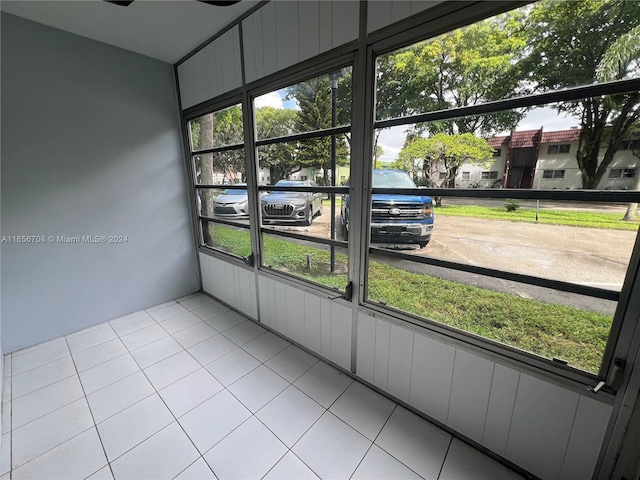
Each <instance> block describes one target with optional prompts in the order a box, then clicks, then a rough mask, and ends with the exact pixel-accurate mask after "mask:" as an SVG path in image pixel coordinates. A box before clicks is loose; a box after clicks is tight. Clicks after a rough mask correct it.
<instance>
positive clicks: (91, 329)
mask: <svg viewBox="0 0 640 480" xmlns="http://www.w3.org/2000/svg"><path fill="white" fill-rule="evenodd" d="M106 326H107V323H106V322H103V323H98V324H96V325H93V326H91V327H88V328H83V329H82V330H76V331H75V332H72V333H69V334H68V335H65V339H66V340H68V339H70V338H74V337H79V336H81V335H85V334H87V333H91V332H95V331H96V330H101V329H103V328H105V327H106Z"/></svg>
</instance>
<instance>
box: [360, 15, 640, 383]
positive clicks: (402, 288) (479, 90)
mask: <svg viewBox="0 0 640 480" xmlns="http://www.w3.org/2000/svg"><path fill="white" fill-rule="evenodd" d="M614 4H615V5H614ZM576 8H580V2H544V3H540V4H536V5H534V6H527V7H525V8H521V9H518V10H514V11H511V12H508V13H505V14H502V15H499V16H496V17H493V18H489V19H486V20H483V21H480V22H477V23H475V24H473V25H469V26H467V27H464V28H460V29H458V30H455V31H452V32H450V33H448V34H445V35H441V36H439V37H436V38H433V39H429V40H426V41H422V42H420V43H416V44H414V45H411V46H408V47H404V48H402V49H400V50H395V51H391V52H387V51H382V52H380V54H377V55H376V86H375V92H376V93H375V99H376V109H375V119H376V120H375V125H374V127H375V130H374V134H373V139H372V143H373V148H372V151H373V152H379V151H381V152H383V154H382V155H376V158H374V159H372V160H371V161H372V172H373V173H372V179H371V185H372V191H371V197H370V201H371V214H370V216H369V218H370V222H369V232H368V235H369V245H368V246H369V248H368V260H367V269H366V272H367V273H366V291H365V295H364V300H365V303H366V304H367V305H369V306H370V307H371V308H374V309H380V310H384V311H392V312H395V314H397V315H399V316H408V317H410V318H412V319H414V321H423V322H427V324H429V325H432V327H433V328H437V329H439V330H443V331H446V332H450V334H451V335H454V336H457V337H458V338H467V339H469V341H472V342H476V341H477V340H476V339H482V341H478V342H477V343H478V344H479V345H484V346H486V345H487V342H486V340H490V341H491V342H489V344H492V345H495V348H497V349H499V350H500V351H510V352H513V354H515V355H517V356H520V357H519V358H522V353H520V352H526V354H525V356H527V357H528V358H531V359H533V360H535V361H536V362H540V363H541V364H546V365H552V363H551V362H555V363H556V364H561V365H566V364H568V365H569V367H573V368H574V369H577V370H581V371H583V372H588V373H592V374H596V373H599V372H600V373H601V374H602V372H603V371H606V368H607V362H608V361H610V352H611V348H612V345H613V344H614V342H615V340H616V339H615V338H611V339H610V338H609V337H610V332H611V331H614V332H615V331H617V329H616V325H617V323H618V322H619V321H620V318H621V316H622V314H623V313H624V312H623V308H624V304H622V303H621V302H620V299H621V290H622V287H623V284H624V281H625V275H626V273H627V269H628V266H629V264H630V261H631V258H632V250H633V248H634V244H635V241H636V236H637V232H638V225H639V223H640V222H639V221H638V219H637V217H634V216H633V214H632V215H631V217H629V216H628V215H625V213H628V210H629V209H632V208H633V205H629V203H630V202H637V201H638V200H639V199H640V195H638V194H637V193H636V192H615V191H608V192H607V194H608V195H607V196H606V199H605V197H603V196H602V195H601V194H602V193H604V190H605V187H604V186H603V185H604V183H606V176H605V173H606V172H607V169H606V167H607V166H608V165H610V164H612V163H615V164H616V165H620V163H624V162H632V161H634V158H633V157H631V156H629V155H628V154H627V155H628V156H627V157H623V154H622V153H620V152H619V145H621V144H622V141H623V140H625V139H628V136H629V131H630V129H632V128H635V127H634V125H636V124H637V122H638V117H639V115H640V92H638V86H639V85H638V81H637V80H633V79H634V78H635V77H638V74H639V72H640V70H639V69H638V61H637V59H634V58H632V56H629V57H624V58H622V57H620V58H617V59H612V58H611V56H612V55H615V52H616V51H618V50H616V48H617V47H614V46H613V45H614V43H615V42H616V41H617V40H619V39H620V40H621V41H623V40H624V38H625V35H627V33H628V32H629V31H630V30H631V29H632V28H634V27H636V26H637V25H640V4H638V3H635V2H634V3H626V4H624V3H619V2H602V4H599V6H597V7H596V8H594V10H593V11H590V12H588V13H586V12H584V11H581V13H579V14H577V13H576V14H575V15H574V14H571V12H572V11H573V10H574V9H576ZM574 13H575V12H574ZM576 22H578V23H579V24H580V25H576ZM594 31H596V32H605V31H606V34H605V33H602V34H601V35H600V34H597V35H595V34H593V33H592V32H594ZM576 32H578V33H576ZM581 32H584V33H581ZM576 35H579V36H580V39H579V40H576ZM563 38H564V39H566V40H562V39H563ZM558 39H560V40H558ZM570 40H571V41H570ZM389 43H390V42H388V41H387V42H386V43H385V45H388V44H389ZM576 45H579V47H577V46H576ZM375 48H376V46H375V45H374V50H375ZM385 48H387V47H385ZM599 125H606V126H605V128H599ZM596 127H597V128H596ZM627 142H628V140H627ZM496 145H500V146H501V147H500V149H501V152H500V153H502V152H503V151H504V152H506V155H505V157H503V156H501V155H500V154H496ZM502 149H503V150H502ZM557 154H562V155H557ZM635 160H637V159H635ZM443 171H444V172H446V173H445V174H444V175H443V174H442V172H443ZM626 171H630V168H625V167H622V168H618V169H616V170H611V172H612V173H611V178H620V177H624V176H625V173H624V172H626ZM498 172H500V173H498ZM634 173H635V170H634ZM395 176H403V177H404V178H405V179H406V181H405V182H404V184H403V185H400V184H398V183H396V182H392V181H390V180H389V181H387V179H391V178H392V177H395ZM502 176H504V182H503V180H502V178H500V177H502ZM478 180H495V182H487V181H485V182H478ZM460 181H464V183H463V184H460V183H459V182H460ZM503 186H506V187H507V188H506V189H505V188H503ZM459 187H463V188H459ZM466 187H475V188H472V189H470V190H465V189H464V188H466ZM623 217H626V218H628V219H629V218H630V220H627V221H625V220H623ZM613 245H615V248H612V246H613ZM612 326H613V330H612ZM505 346H506V347H507V349H506V350H505V348H504V347H505ZM531 354H533V355H531ZM542 359H545V360H542ZM545 362H546V363H545ZM603 362H604V364H603ZM601 367H602V368H603V370H601ZM562 368H565V367H562Z"/></svg>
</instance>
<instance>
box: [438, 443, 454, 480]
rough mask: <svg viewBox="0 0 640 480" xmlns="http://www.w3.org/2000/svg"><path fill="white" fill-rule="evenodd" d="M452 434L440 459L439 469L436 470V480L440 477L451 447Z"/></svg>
mask: <svg viewBox="0 0 640 480" xmlns="http://www.w3.org/2000/svg"><path fill="white" fill-rule="evenodd" d="M453 438H454V437H453V436H451V438H450V439H449V446H448V447H447V451H446V452H445V454H444V458H443V459H442V465H440V471H439V472H438V476H437V477H436V479H437V480H439V479H440V475H442V470H444V464H445V463H446V462H447V456H448V455H449V450H450V449H451V445H452V444H453Z"/></svg>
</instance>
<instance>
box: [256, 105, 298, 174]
mask: <svg viewBox="0 0 640 480" xmlns="http://www.w3.org/2000/svg"><path fill="white" fill-rule="evenodd" d="M296 117H297V112H296V111H295V110H292V109H286V108H275V107H262V108H258V109H257V110H256V129H257V131H258V138H274V137H283V136H285V135H290V134H292V133H293V132H294V131H295V130H294V129H295V121H296ZM258 164H259V166H260V168H268V169H269V175H270V177H271V182H272V183H275V182H277V181H278V180H280V179H283V178H289V175H291V174H292V173H295V172H297V171H299V170H300V169H301V168H302V167H301V166H300V164H299V163H298V162H297V160H296V145H295V143H294V142H288V143H276V144H272V145H263V146H261V147H258Z"/></svg>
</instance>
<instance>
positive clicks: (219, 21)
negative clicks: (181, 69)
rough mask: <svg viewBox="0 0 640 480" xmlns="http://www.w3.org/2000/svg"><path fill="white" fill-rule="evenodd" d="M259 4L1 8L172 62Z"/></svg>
mask: <svg viewBox="0 0 640 480" xmlns="http://www.w3.org/2000/svg"><path fill="white" fill-rule="evenodd" d="M258 3H259V2H258V1H254V0H242V1H241V2H240V3H237V4H235V5H231V6H229V7H216V6H212V5H207V4H205V3H201V2H197V1H195V0H173V1H171V0H169V1H167V0H136V1H134V2H133V3H132V4H131V5H129V6H128V7H121V6H118V5H113V4H110V3H107V2H104V1H102V0H66V1H60V0H19V1H6V0H2V1H1V2H0V9H1V10H2V11H4V12H7V13H11V14H13V15H17V16H19V17H23V18H26V19H29V20H33V21H35V22H38V23H43V24H45V25H49V26H52V27H55V28H59V29H61V30H65V31H67V32H71V33H75V34H77V35H81V36H83V37H87V38H92V39H94V40H98V41H100V42H104V43H108V44H111V45H115V46H117V47H121V48H124V49H126V50H130V51H132V52H136V53H140V54H142V55H147V56H149V57H153V58H157V59H158V60H162V61H165V62H168V63H172V64H173V63H175V62H177V61H178V60H179V59H180V58H182V57H183V56H185V55H186V54H187V53H189V52H190V51H191V50H193V49H194V48H196V47H197V46H199V45H200V44H202V43H203V42H204V41H206V40H207V39H209V38H210V37H212V36H213V35H215V34H216V33H217V32H219V31H220V30H221V29H223V28H224V27H226V26H227V25H229V24H230V23H231V22H232V21H233V20H235V19H236V18H238V17H239V16H241V15H242V14H243V13H244V12H246V11H247V10H249V9H250V8H252V7H253V6H255V5H257V4H258Z"/></svg>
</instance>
